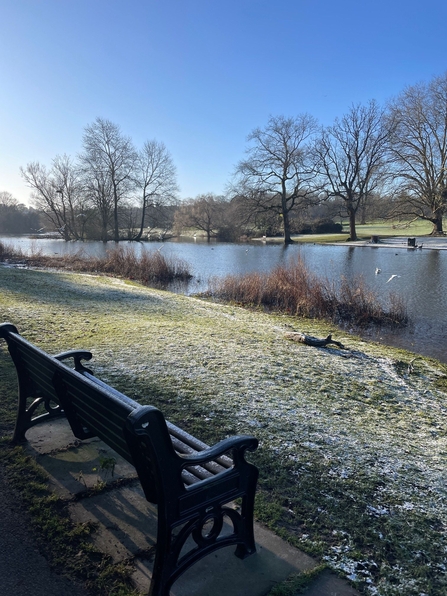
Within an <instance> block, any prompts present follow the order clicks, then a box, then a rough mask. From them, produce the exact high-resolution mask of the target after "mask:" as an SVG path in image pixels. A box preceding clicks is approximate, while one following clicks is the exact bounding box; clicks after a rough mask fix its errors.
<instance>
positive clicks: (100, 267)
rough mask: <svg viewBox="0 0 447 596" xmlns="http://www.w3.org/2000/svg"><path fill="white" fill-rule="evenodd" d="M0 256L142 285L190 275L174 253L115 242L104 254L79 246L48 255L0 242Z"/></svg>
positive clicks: (186, 277)
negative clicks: (88, 252)
mask: <svg viewBox="0 0 447 596" xmlns="http://www.w3.org/2000/svg"><path fill="white" fill-rule="evenodd" d="M0 260H1V261H9V262H13V263H17V262H25V263H26V264H28V265H31V266H34V267H45V268H54V269H68V270H70V271H80V272H85V273H103V274H107V275H112V276H119V277H123V278H125V279H130V280H134V281H138V282H140V283H143V284H145V285H150V284H155V285H163V284H168V283H170V282H173V281H187V280H189V279H191V277H192V276H191V274H190V272H189V269H188V264H187V263H186V262H185V261H183V260H182V259H178V258H176V257H166V256H165V255H162V254H160V252H159V251H153V252H148V251H146V250H142V251H141V253H140V254H137V252H136V251H135V250H134V249H133V247H122V246H118V247H117V248H114V249H112V250H108V251H107V252H106V254H105V255H104V256H100V257H95V256H89V255H86V254H85V253H84V252H83V251H82V250H81V251H78V252H76V253H72V254H67V255H64V256H47V255H43V254H42V253H41V252H33V253H32V254H31V255H24V254H23V253H22V252H21V251H17V250H14V249H11V248H9V247H7V246H6V245H5V244H3V243H1V242H0Z"/></svg>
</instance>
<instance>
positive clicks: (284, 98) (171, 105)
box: [0, 0, 447, 203]
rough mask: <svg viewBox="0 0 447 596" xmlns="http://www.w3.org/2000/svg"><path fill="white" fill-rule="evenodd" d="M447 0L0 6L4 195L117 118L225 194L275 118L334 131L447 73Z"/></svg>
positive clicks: (0, 179)
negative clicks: (360, 111) (250, 143)
mask: <svg viewBox="0 0 447 596" xmlns="http://www.w3.org/2000/svg"><path fill="white" fill-rule="evenodd" d="M446 24H447V2H446V1H445V0H425V1H424V2H422V1H419V2H415V1H413V2H412V1H411V0H406V1H403V0H387V1H384V0H374V1H373V0H338V1H337V2H336V1H334V0H0V191H2V190H3V191H8V192H10V193H12V194H13V195H14V196H15V197H16V198H17V199H18V200H19V201H21V202H25V203H27V202H28V197H29V194H30V191H29V189H28V188H27V187H26V186H25V184H24V183H23V181H22V179H21V177H20V172H19V168H20V166H26V164H27V163H29V162H31V161H39V162H41V163H44V164H46V165H51V160H52V159H53V158H54V157H55V156H56V155H58V154H64V153H67V154H68V155H72V156H76V155H77V154H78V153H79V152H80V151H81V149H82V134H83V130H84V128H85V126H87V125H88V124H91V123H92V122H93V121H94V120H95V118H96V117H98V116H100V117H101V118H105V119H108V120H111V121H112V122H114V123H115V124H118V125H119V126H120V127H121V130H122V132H123V133H124V134H126V135H128V136H130V137H131V138H132V139H133V141H134V143H135V145H136V146H141V145H142V144H143V143H144V141H146V140H148V139H157V140H158V141H163V142H164V143H165V145H166V146H167V148H168V150H169V151H170V152H171V154H172V157H173V160H174V162H175V164H176V166H177V170H178V181H179V185H180V189H181V192H180V196H181V197H182V198H186V197H194V196H197V195H198V194H201V193H206V192H214V193H217V194H220V193H223V192H224V190H225V186H226V184H227V182H228V181H229V179H230V178H231V174H232V172H233V170H234V167H235V165H236V164H237V162H238V161H239V160H240V159H242V158H243V157H244V150H245V148H246V138H247V135H248V134H249V133H250V131H251V130H252V129H253V128H255V127H257V126H261V127H262V126H264V125H265V124H266V123H267V120H268V118H269V116H270V115H284V116H295V115H298V114H300V113H304V112H308V113H310V114H312V115H313V116H315V117H316V118H317V119H318V120H319V121H320V122H321V124H323V125H327V124H331V123H332V121H333V120H334V118H335V117H337V116H342V115H343V114H344V113H345V112H346V111H347V110H348V109H349V107H350V106H351V104H353V103H354V104H357V103H365V102H367V101H369V100H370V99H376V100H377V101H379V102H380V103H382V104H383V103H385V102H386V101H387V100H389V99H390V98H392V97H394V96H396V95H397V94H398V93H399V92H400V91H402V89H403V88H404V87H405V86H407V85H413V84H415V83H418V82H421V81H428V80H430V79H431V78H432V77H434V76H436V75H440V74H443V73H444V72H446V70H447V36H446Z"/></svg>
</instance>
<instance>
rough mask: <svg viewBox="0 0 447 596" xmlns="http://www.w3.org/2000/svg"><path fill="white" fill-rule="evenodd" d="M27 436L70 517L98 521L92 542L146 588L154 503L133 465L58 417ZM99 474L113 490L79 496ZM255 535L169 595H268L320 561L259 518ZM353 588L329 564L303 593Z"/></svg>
mask: <svg viewBox="0 0 447 596" xmlns="http://www.w3.org/2000/svg"><path fill="white" fill-rule="evenodd" d="M27 438H28V441H29V442H28V446H27V449H28V452H29V453H30V454H32V455H33V456H34V457H35V458H36V460H37V462H38V463H39V464H40V465H41V466H42V467H43V468H44V469H45V470H46V471H47V473H48V474H49V478H50V485H51V488H52V490H54V491H55V492H56V493H57V494H58V495H59V496H60V497H61V498H62V499H64V500H67V501H68V503H69V510H70V515H71V517H72V519H73V520H74V521H78V522H86V521H90V522H94V523H96V524H97V530H96V531H95V532H94V534H93V541H94V544H95V546H96V547H97V548H98V549H99V550H101V551H102V552H104V553H107V554H109V555H110V556H111V557H112V558H113V560H114V561H115V562H122V561H126V562H131V563H132V565H133V566H134V569H135V571H134V573H133V581H134V584H135V587H136V588H137V589H138V590H140V591H141V592H142V593H147V591H148V589H149V586H150V578H151V571H152V563H153V556H154V552H155V547H156V542H155V538H156V507H155V506H154V505H152V504H150V503H148V502H147V501H146V499H145V497H144V494H143V491H142V489H141V486H140V483H139V481H138V478H137V477H136V473H135V470H134V468H133V467H132V466H130V465H129V464H128V463H127V462H126V461H124V460H123V459H121V458H120V457H119V456H118V455H117V454H116V453H114V452H113V451H112V450H111V449H109V448H108V447H107V446H106V445H105V444H104V443H102V442H101V441H100V440H98V439H90V440H88V441H82V442H81V441H78V440H77V439H75V437H74V436H73V434H72V432H71V429H70V427H69V426H68V423H67V422H66V421H65V420H64V419H58V420H54V421H52V422H50V423H46V424H42V425H38V426H35V427H33V428H31V429H30V430H29V431H28V433H27ZM111 458H113V459H114V460H116V464H115V467H114V470H113V476H112V473H111V470H107V469H105V468H107V466H104V462H106V461H110V460H111ZM101 462H102V465H101ZM117 480H121V482H118V483H117V482H116V481H117ZM98 481H101V482H106V483H108V484H111V483H112V486H113V488H112V490H108V491H104V492H101V493H98V494H93V495H92V496H85V497H84V495H85V494H86V489H87V488H92V487H93V486H95V484H97V483H98ZM89 495H91V492H90V493H89ZM74 496H77V497H78V498H77V499H73V497H74ZM255 539H256V545H257V552H256V554H254V555H252V556H250V557H248V558H247V559H245V560H243V561H241V560H240V559H238V558H237V557H235V556H234V554H233V551H234V547H231V548H230V547H229V548H224V549H221V550H220V551H217V552H215V553H213V554H211V555H209V556H208V557H206V558H204V559H202V560H201V561H199V562H198V563H196V564H195V565H194V566H193V567H192V568H191V569H189V570H188V571H187V572H186V573H185V574H184V575H183V576H181V577H180V578H179V579H178V580H177V582H176V583H175V584H174V586H173V588H172V591H171V594H172V596H266V595H267V594H268V593H269V591H270V590H271V589H272V588H273V587H274V586H275V585H277V584H278V583H280V582H282V581H284V580H285V579H286V578H287V577H289V576H290V575H291V574H299V573H301V572H303V571H307V570H310V569H313V568H314V567H316V566H317V564H318V563H317V561H316V560H314V559H313V558H311V557H309V556H308V555H306V554H305V553H302V552H301V551H299V550H297V549H295V548H293V547H292V546H290V545H288V544H287V543H286V542H284V541H283V540H281V539H280V538H278V537H277V536H276V535H275V534H274V533H272V532H270V531H268V530H266V529H265V528H264V527H262V526H261V525H259V524H256V525H255ZM357 594H358V592H357V591H356V590H354V589H353V588H352V587H351V586H350V585H349V584H348V583H347V582H345V581H343V580H341V579H340V578H338V577H337V576H336V575H335V574H332V573H330V572H329V571H325V572H323V573H322V574H320V575H318V577H317V578H316V579H315V580H314V582H313V583H312V584H311V585H310V586H309V588H308V589H307V591H306V592H305V595H306V596H356V595H357Z"/></svg>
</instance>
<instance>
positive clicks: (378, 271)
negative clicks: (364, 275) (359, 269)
mask: <svg viewBox="0 0 447 596" xmlns="http://www.w3.org/2000/svg"><path fill="white" fill-rule="evenodd" d="M379 273H382V269H379V268H378V267H376V275H379Z"/></svg>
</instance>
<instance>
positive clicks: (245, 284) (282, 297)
mask: <svg viewBox="0 0 447 596" xmlns="http://www.w3.org/2000/svg"><path fill="white" fill-rule="evenodd" d="M209 294H210V295H211V296H213V297H214V298H217V299H219V300H225V301H229V302H234V303H237V304H242V305H244V306H257V307H259V306H262V307H265V308H268V309H270V310H274V311H279V312H284V313H287V314H290V315H292V316H300V317H307V318H323V319H326V320H329V321H332V322H334V323H336V324H339V323H349V324H354V325H356V326H357V327H365V326H369V325H371V324H376V325H396V326H399V325H400V326H402V325H405V324H406V323H407V319H408V317H407V313H406V308H405V305H404V302H403V300H402V299H400V298H399V297H398V296H397V295H395V294H390V296H389V298H388V305H387V306H384V305H383V298H382V297H381V296H379V295H378V294H377V293H375V292H374V291H373V290H371V289H370V288H368V287H367V286H366V284H365V282H364V280H363V279H362V278H361V277H357V278H356V279H354V280H351V281H348V280H347V279H346V278H344V277H343V278H342V279H341V280H340V282H339V283H338V284H337V283H334V282H330V281H329V280H327V279H323V278H320V277H318V276H316V275H315V274H313V273H312V272H310V271H309V269H308V268H307V267H306V264H305V262H304V260H303V259H302V258H301V257H298V258H297V259H296V260H295V261H293V262H291V263H290V264H288V265H287V266H285V265H279V266H277V267H275V268H274V269H273V270H272V271H270V272H268V273H257V272H255V273H248V274H244V275H228V276H226V277H224V278H218V279H215V280H214V281H213V282H212V283H211V287H210V291H209Z"/></svg>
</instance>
